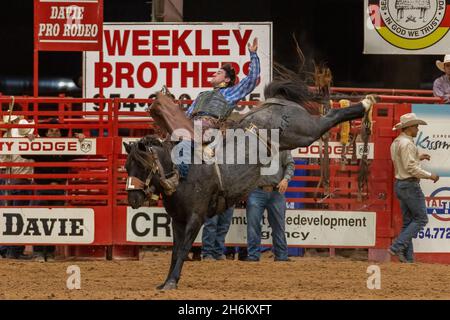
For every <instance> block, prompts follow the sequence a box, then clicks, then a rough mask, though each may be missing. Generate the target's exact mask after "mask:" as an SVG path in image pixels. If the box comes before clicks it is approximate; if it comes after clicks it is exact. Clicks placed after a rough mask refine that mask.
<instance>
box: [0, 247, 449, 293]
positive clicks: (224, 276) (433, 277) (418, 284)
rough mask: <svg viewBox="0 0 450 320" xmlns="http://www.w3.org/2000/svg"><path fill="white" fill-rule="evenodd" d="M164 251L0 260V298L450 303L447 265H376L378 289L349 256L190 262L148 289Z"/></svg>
mask: <svg viewBox="0 0 450 320" xmlns="http://www.w3.org/2000/svg"><path fill="white" fill-rule="evenodd" d="M169 259H170V253H169V252H168V251H159V252H152V251H147V252H145V254H144V257H143V259H142V260H140V261H56V262H47V263H39V262H30V261H16V260H7V259H1V260H0V299H89V300H91V299H186V300H190V299H238V300H241V299H242V300H244V299H263V300H266V299H283V300H286V299H288V300H289V299H290V300H303V299H420V300H423V299H450V285H449V284H450V265H439V264H424V263H416V264H400V263H383V264H379V266H380V269H381V289H380V290H369V289H367V286H366V281H367V277H368V276H369V275H368V274H367V273H366V271H367V267H368V266H369V265H370V264H372V263H369V262H368V261H362V260H361V259H355V258H351V257H350V258H348V257H347V258H344V257H341V256H338V257H319V256H314V257H293V258H292V259H293V260H294V261H293V262H274V261H273V259H272V257H271V253H270V252H269V253H264V255H263V258H262V260H261V261H260V262H257V263H252V262H241V261H238V260H234V261H231V260H225V261H211V262H210V261H205V262H200V261H189V262H186V263H185V267H184V269H183V274H182V278H181V281H180V283H179V288H178V290H175V291H168V292H161V291H158V290H156V289H155V287H156V286H157V285H158V284H160V283H161V282H162V281H163V280H164V279H165V276H166V273H167V270H168V266H169ZM73 264H76V265H78V266H79V267H80V270H81V289H80V290H68V289H67V288H66V280H67V277H68V275H67V274H66V269H67V267H68V266H70V265H73Z"/></svg>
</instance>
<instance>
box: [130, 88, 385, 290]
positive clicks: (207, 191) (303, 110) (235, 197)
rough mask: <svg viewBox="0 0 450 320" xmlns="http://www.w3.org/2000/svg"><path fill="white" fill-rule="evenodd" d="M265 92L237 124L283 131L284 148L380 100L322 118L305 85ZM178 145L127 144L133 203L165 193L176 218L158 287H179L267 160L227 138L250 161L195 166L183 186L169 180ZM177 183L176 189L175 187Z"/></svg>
mask: <svg viewBox="0 0 450 320" xmlns="http://www.w3.org/2000/svg"><path fill="white" fill-rule="evenodd" d="M264 96H265V99H266V100H265V101H263V102H262V103H261V104H260V105H259V106H258V107H256V108H254V109H253V110H252V111H250V112H249V113H247V114H246V115H244V116H243V117H242V118H241V119H239V120H237V121H236V122H235V123H234V124H233V127H234V128H238V129H242V130H245V132H252V133H253V134H255V135H256V136H258V138H259V141H260V140H261V137H260V135H259V134H258V131H260V130H261V129H264V130H266V131H267V130H273V129H275V130H278V131H277V132H278V141H277V146H278V149H279V151H282V150H293V149H295V148H299V147H306V146H309V145H311V144H312V143H313V142H314V141H316V140H318V139H320V137H321V136H322V135H323V134H324V133H325V132H327V131H328V130H330V129H331V128H332V127H334V126H336V125H338V124H339V123H341V122H344V121H349V120H354V119H358V118H362V117H363V116H364V115H365V113H366V112H369V110H371V107H372V105H373V104H374V103H375V101H376V100H375V97H374V96H371V95H369V96H366V98H365V99H363V100H362V101H360V102H359V103H355V104H353V105H352V106H350V107H348V108H343V109H331V110H330V111H329V112H328V113H327V114H326V115H324V116H318V115H313V114H312V112H311V110H308V108H307V107H305V106H311V103H312V102H314V101H315V100H317V99H318V97H317V96H316V95H315V94H314V93H312V92H311V91H310V90H309V89H308V87H307V86H306V85H305V84H301V83H298V82H297V83H296V82H293V81H288V80H283V81H272V82H271V83H270V84H269V85H267V86H266V87H265V90H264ZM155 103H156V101H155ZM264 141H265V142H266V143H265V145H266V146H267V147H268V148H269V149H270V148H272V146H271V145H270V141H269V140H267V139H266V140H264ZM175 144H176V142H172V141H169V140H167V139H166V140H161V139H160V138H159V137H157V136H155V135H150V136H146V137H144V138H142V139H141V140H139V141H138V142H134V143H129V144H127V143H124V145H125V148H126V151H127V153H128V157H127V161H126V164H125V167H126V170H127V173H128V181H127V192H128V203H129V205H131V207H132V208H134V209H137V208H139V207H141V206H142V205H143V204H144V202H145V201H147V200H148V198H149V197H152V198H155V195H156V199H157V198H158V197H159V195H162V201H163V204H164V207H165V209H166V211H167V213H168V214H169V215H170V217H171V223H172V230H173V249H172V258H171V262H170V268H169V273H168V276H167V278H166V280H165V281H164V283H162V284H161V285H160V286H158V287H157V288H158V289H162V290H169V289H176V288H177V284H178V281H179V279H180V275H181V270H182V267H183V263H184V261H185V258H186V257H187V255H188V253H189V251H190V249H191V246H192V243H193V242H194V240H195V238H196V236H197V234H198V232H199V230H200V228H201V226H202V225H203V223H204V222H205V220H206V219H207V218H209V217H212V216H214V215H216V214H220V213H222V212H224V211H225V210H226V209H227V208H229V207H232V206H233V205H235V204H236V203H238V202H239V201H241V200H242V199H243V197H244V196H245V195H247V194H248V193H249V192H250V191H251V190H253V189H255V188H256V187H257V183H258V179H259V177H260V174H261V168H262V167H263V166H264V165H263V163H262V162H261V161H257V162H256V163H253V162H250V161H248V160H249V159H250V157H251V156H253V154H252V152H253V151H250V150H249V148H248V147H245V146H244V147H243V146H242V145H241V146H240V145H239V144H236V141H235V140H234V139H225V138H224V141H223V145H224V146H225V150H234V151H235V152H237V154H239V155H240V156H242V154H244V155H245V159H246V160H247V162H245V163H244V164H242V163H241V164H239V163H225V162H224V163H222V164H217V163H216V164H212V163H200V164H190V165H189V171H188V173H187V175H186V177H184V178H183V179H180V181H179V184H177V183H172V185H171V184H170V183H169V182H171V179H172V180H174V179H175V180H176V179H177V174H178V172H177V166H176V165H174V161H173V160H172V159H173V158H172V157H171V151H172V149H173V147H174V145H175ZM242 147H243V149H242ZM239 148H241V149H239ZM238 149H239V150H238ZM268 155H269V156H272V157H273V156H274V153H270V150H269V152H268ZM265 164H266V165H267V162H266V163H265ZM172 182H173V181H172ZM173 184H175V185H176V190H175V188H172V187H173ZM168 185H169V186H168Z"/></svg>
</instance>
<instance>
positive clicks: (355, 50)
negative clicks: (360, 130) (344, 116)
mask: <svg viewBox="0 0 450 320" xmlns="http://www.w3.org/2000/svg"><path fill="white" fill-rule="evenodd" d="M363 6H364V1H363V0H225V1H219V0H184V13H183V14H184V21H188V22H189V21H190V22H208V21H219V22H227V21H228V22H236V21H242V22H246V21H272V22H273V49H274V51H273V52H274V56H273V58H274V61H277V62H279V63H282V64H284V65H285V66H288V67H291V68H295V67H296V65H297V58H296V53H295V48H294V42H293V40H292V34H295V36H296V37H297V39H298V41H299V43H300V46H301V48H302V50H303V52H304V54H305V56H306V58H307V59H308V61H310V62H311V61H312V60H313V59H314V60H315V61H316V62H317V63H326V64H327V65H328V66H329V67H330V68H331V70H332V72H333V76H334V82H333V85H334V86H351V87H376V88H398V89H401V88H403V89H431V88H432V82H433V80H434V79H435V78H436V77H438V76H439V75H440V74H441V72H440V71H439V70H438V69H437V68H436V66H435V60H436V59H440V60H442V57H443V55H444V54H445V52H442V55H438V56H430V55H363V54H362V51H363V41H364V28H363V27H364V21H363V19H364V18H363V10H364V8H363ZM104 21H105V22H135V21H140V22H143V21H151V1H149V0H104ZM0 25H1V33H0V43H1V50H0V52H1V53H0V92H2V93H3V94H31V79H32V75H33V1H32V0H15V1H8V2H7V3H6V2H5V3H4V4H3V6H2V10H1V11H0ZM39 60H40V61H39V74H40V78H41V80H42V82H43V83H42V84H40V93H41V94H52V86H54V84H55V83H56V82H57V81H59V80H60V79H67V81H71V80H73V81H74V82H76V80H77V79H78V77H79V76H80V75H81V66H82V54H81V53H80V52H40V53H39ZM308 66H309V67H310V66H311V63H310V64H309V65H308ZM45 83H46V84H47V85H45ZM60 91H61V90H60ZM75 91H76V92H70V90H68V93H72V94H74V95H77V93H78V92H79V89H78V88H76V90H75Z"/></svg>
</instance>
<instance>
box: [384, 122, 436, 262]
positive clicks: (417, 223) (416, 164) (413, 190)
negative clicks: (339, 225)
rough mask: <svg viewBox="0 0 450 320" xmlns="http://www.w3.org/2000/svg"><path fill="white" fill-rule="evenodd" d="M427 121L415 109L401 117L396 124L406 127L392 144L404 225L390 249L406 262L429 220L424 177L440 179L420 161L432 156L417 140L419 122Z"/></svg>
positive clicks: (390, 251) (397, 192) (422, 123)
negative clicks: (416, 143) (420, 148)
mask: <svg viewBox="0 0 450 320" xmlns="http://www.w3.org/2000/svg"><path fill="white" fill-rule="evenodd" d="M426 124H427V123H426V122H425V121H423V120H420V119H418V118H417V116H416V114H415V113H407V114H404V115H402V116H401V117H400V123H397V124H396V125H395V126H394V128H393V130H402V132H401V133H400V135H399V136H398V137H397V138H396V139H395V140H394V141H393V142H392V144H391V158H392V162H393V163H394V170H395V185H394V190H395V193H396V195H397V198H398V200H399V201H400V208H401V210H402V217H403V228H402V231H401V232H400V234H399V236H398V237H397V239H396V240H395V241H394V243H393V244H392V245H391V247H390V248H389V249H388V251H389V253H390V254H391V255H395V256H397V257H398V259H399V260H400V262H404V263H412V262H414V254H413V253H414V249H413V243H412V239H413V238H414V237H415V236H416V235H417V233H418V232H419V230H420V229H421V228H423V227H425V225H426V224H427V223H428V217H427V207H426V204H425V196H424V194H423V192H422V189H421V188H420V179H430V180H433V181H434V182H435V183H436V182H437V181H438V180H439V176H438V175H436V174H433V173H431V172H428V171H426V170H424V169H422V168H421V166H420V161H422V160H430V155H428V154H421V155H419V151H418V149H417V146H416V145H415V143H414V141H413V138H415V137H416V136H417V133H418V132H419V125H426Z"/></svg>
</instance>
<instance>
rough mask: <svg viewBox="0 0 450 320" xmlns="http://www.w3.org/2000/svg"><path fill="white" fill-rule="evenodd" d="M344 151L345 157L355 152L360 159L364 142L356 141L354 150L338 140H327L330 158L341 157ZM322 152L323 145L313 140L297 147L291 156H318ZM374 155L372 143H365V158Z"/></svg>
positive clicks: (349, 156) (350, 156)
mask: <svg viewBox="0 0 450 320" xmlns="http://www.w3.org/2000/svg"><path fill="white" fill-rule="evenodd" d="M343 153H345V157H346V158H347V159H349V158H352V157H353V154H355V156H356V158H357V159H361V157H362V156H363V154H364V144H363V143H360V142H359V143H357V144H356V150H355V148H354V147H353V146H352V145H349V146H347V148H346V147H344V146H343V145H342V144H341V143H339V142H329V143H328V155H329V156H330V158H331V159H339V158H341V157H342V154H343ZM323 154H324V146H323V145H320V144H319V143H318V142H314V143H313V144H312V145H310V146H308V147H303V148H298V149H296V150H295V151H293V152H292V156H293V157H299V158H319V157H320V156H321V155H322V156H323ZM373 157H374V146H373V143H369V144H368V145H367V158H368V159H373Z"/></svg>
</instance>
